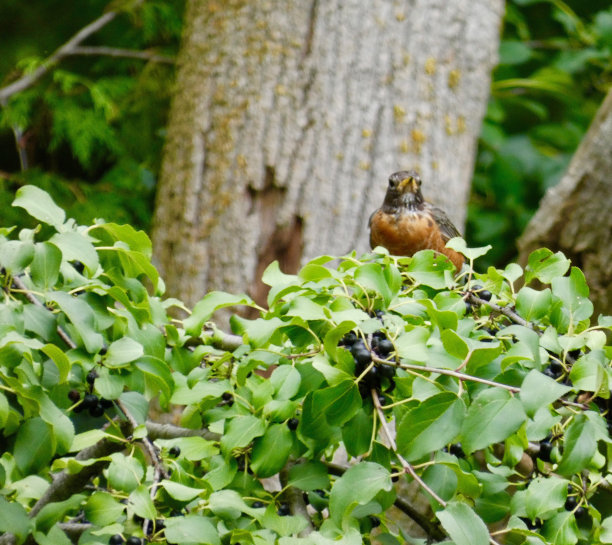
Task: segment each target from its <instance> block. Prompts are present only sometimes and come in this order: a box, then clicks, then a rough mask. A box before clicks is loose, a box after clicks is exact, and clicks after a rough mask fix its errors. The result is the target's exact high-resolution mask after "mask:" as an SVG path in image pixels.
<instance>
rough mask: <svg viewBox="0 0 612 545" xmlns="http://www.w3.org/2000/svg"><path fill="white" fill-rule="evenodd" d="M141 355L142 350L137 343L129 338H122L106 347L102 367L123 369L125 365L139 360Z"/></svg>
mask: <svg viewBox="0 0 612 545" xmlns="http://www.w3.org/2000/svg"><path fill="white" fill-rule="evenodd" d="M143 354H144V349H143V347H142V345H141V344H140V343H139V342H137V341H135V340H134V339H131V338H130V337H122V338H121V339H119V340H118V341H114V342H112V343H111V344H110V346H109V347H108V352H107V353H106V356H105V357H104V365H105V366H106V367H110V368H116V367H125V366H126V364H127V363H129V362H131V361H134V360H136V359H138V358H140V356H142V355H143Z"/></svg>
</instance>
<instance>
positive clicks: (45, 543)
mask: <svg viewBox="0 0 612 545" xmlns="http://www.w3.org/2000/svg"><path fill="white" fill-rule="evenodd" d="M33 535H34V538H35V539H36V543H38V545H72V541H70V539H69V538H68V536H67V535H66V534H65V533H64V532H63V531H62V529H61V528H60V527H59V526H52V527H51V529H50V530H49V533H48V534H47V535H45V534H43V533H42V532H34V534H33Z"/></svg>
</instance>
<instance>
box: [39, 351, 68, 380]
mask: <svg viewBox="0 0 612 545" xmlns="http://www.w3.org/2000/svg"><path fill="white" fill-rule="evenodd" d="M41 351H42V352H44V353H45V354H46V355H47V356H49V357H50V358H51V360H53V363H55V365H56V366H57V370H58V371H59V380H58V383H59V384H62V383H64V382H66V379H67V378H68V373H69V372H70V360H69V359H68V356H66V354H65V353H64V351H63V350H61V349H60V348H58V347H57V346H55V345H54V344H46V345H45V346H43V347H42V348H41Z"/></svg>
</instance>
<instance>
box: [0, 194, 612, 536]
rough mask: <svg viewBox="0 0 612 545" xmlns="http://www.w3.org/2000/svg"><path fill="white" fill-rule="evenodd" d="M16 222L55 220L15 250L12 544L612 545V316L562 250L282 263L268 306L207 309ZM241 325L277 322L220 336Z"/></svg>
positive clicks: (228, 298) (144, 258)
mask: <svg viewBox="0 0 612 545" xmlns="http://www.w3.org/2000/svg"><path fill="white" fill-rule="evenodd" d="M14 206H17V207H21V208H23V209H25V210H26V211H27V212H28V213H29V214H30V215H31V216H33V217H34V218H35V219H36V220H38V222H40V223H39V225H38V227H37V228H36V229H23V230H21V231H19V232H18V233H17V232H15V230H14V229H11V228H3V229H1V230H0V266H1V267H2V269H1V273H0V281H1V282H2V287H3V290H4V299H3V302H2V303H1V304H0V330H1V335H0V427H1V429H2V431H3V435H2V438H1V440H2V445H3V454H2V457H1V458H0V485H1V486H2V495H0V530H1V531H4V532H6V533H5V534H4V535H3V536H1V537H0V543H14V542H16V543H23V542H25V541H31V540H32V539H34V540H35V541H36V542H37V543H39V544H41V545H46V544H51V543H53V544H60V545H61V544H64V543H70V542H71V541H72V542H77V541H78V542H79V543H81V544H83V545H85V544H94V543H100V544H106V543H123V542H127V543H138V542H141V543H142V539H146V540H147V542H151V543H155V542H158V543H164V542H167V543H180V544H182V543H186V544H187V543H210V544H214V545H218V544H221V543H223V544H230V543H232V544H233V543H251V544H260V543H261V544H263V543H276V542H277V543H279V544H281V545H302V544H303V545H308V544H317V545H318V544H328V543H329V544H331V543H343V544H347V545H349V544H353V543H354V544H359V543H369V542H370V539H373V538H372V537H371V536H376V537H375V539H376V541H377V542H379V543H384V544H393V543H404V542H406V541H407V542H409V543H424V540H418V539H416V538H413V537H410V536H409V535H407V531H406V530H405V529H404V528H405V527H406V525H405V524H404V522H403V520H402V519H399V520H398V519H397V516H391V515H390V508H391V507H392V506H393V505H395V506H397V507H399V508H400V510H401V511H403V513H405V515H406V520H408V519H409V518H412V519H413V520H414V521H416V523H417V524H418V525H420V526H421V527H422V529H423V530H424V531H425V532H426V533H427V534H428V536H429V537H430V538H431V539H436V540H440V539H445V538H446V537H448V538H450V539H451V540H452V541H453V542H454V543H456V544H457V545H468V544H470V545H480V544H482V545H485V544H487V543H497V541H496V540H498V539H499V540H505V542H507V543H529V544H538V543H555V544H559V545H561V544H574V543H578V542H581V543H611V542H612V517H611V516H610V515H611V514H610V513H609V510H610V508H609V506H610V501H609V494H610V473H609V470H608V468H609V461H608V458H609V456H608V454H609V452H610V437H609V434H608V426H609V423H608V416H609V414H610V413H609V410H608V400H609V393H610V388H609V383H610V357H611V354H612V347H611V346H609V345H608V343H607V337H606V333H607V331H608V330H609V329H610V326H611V325H612V319H610V318H609V317H599V320H598V323H597V325H593V324H591V322H590V318H591V313H592V309H593V307H592V304H591V302H590V301H589V299H588V288H587V285H586V283H585V279H584V276H583V274H582V273H581V272H580V270H578V269H577V268H571V269H570V263H569V261H568V260H567V259H566V258H565V257H564V256H563V255H561V254H560V253H557V254H553V253H552V252H550V251H548V250H538V251H537V252H534V253H533V254H532V255H531V257H530V259H529V263H528V265H527V267H526V268H525V270H524V271H523V270H522V269H521V267H519V266H518V265H516V264H510V265H508V266H507V267H506V268H505V269H504V270H498V269H494V268H492V267H491V268H489V269H488V271H487V272H486V273H477V272H475V271H474V268H473V265H474V260H476V259H477V258H478V257H480V256H481V255H483V254H484V253H485V252H486V251H487V249H486V248H477V249H474V248H467V247H466V246H465V243H464V242H463V241H462V240H461V239H453V240H452V241H451V242H450V243H449V244H452V245H453V247H454V248H455V249H457V250H458V251H461V252H462V253H463V254H464V255H465V256H466V258H467V261H468V262H469V266H468V267H466V268H464V271H463V272H462V273H461V274H459V275H455V274H454V270H453V267H452V265H451V264H450V263H449V262H448V261H446V260H445V259H444V258H443V257H441V256H435V255H434V254H433V252H431V251H424V252H419V253H418V254H416V255H415V256H414V257H412V258H406V257H403V258H398V257H393V256H390V255H387V254H386V252H384V251H382V250H380V249H377V250H376V251H375V252H374V253H372V254H367V255H364V256H362V257H360V258H357V257H356V256H355V255H348V256H344V257H342V258H339V260H338V262H337V264H335V265H332V261H333V260H334V258H333V257H331V256H322V257H319V258H317V259H314V260H312V261H310V262H309V263H307V264H306V265H305V266H304V267H303V268H302V269H301V270H300V272H299V273H298V274H297V275H289V274H284V273H283V272H281V271H280V270H279V267H278V264H276V263H274V264H272V265H271V266H270V267H269V268H268V269H267V271H266V272H265V274H264V277H263V280H264V282H266V283H267V284H268V285H269V286H270V293H269V296H268V307H269V308H268V309H263V308H259V307H257V305H256V304H255V303H254V302H253V301H252V300H251V299H250V298H249V297H247V296H245V295H231V294H227V293H222V292H212V293H209V294H207V295H206V296H205V297H204V298H203V299H202V300H201V301H200V302H199V303H198V304H196V305H195V307H194V309H193V311H189V310H188V309H186V308H185V307H184V305H182V303H181V302H180V301H178V300H176V299H164V298H163V297H162V295H163V281H162V280H161V279H160V278H159V275H158V273H157V271H156V270H155V268H154V267H153V266H152V265H151V262H150V258H151V243H150V241H149V239H148V238H147V236H146V235H145V234H144V233H142V232H140V231H136V230H134V229H133V228H132V227H130V226H126V225H117V224H113V223H102V222H99V223H95V224H94V225H91V226H87V227H85V226H80V225H77V224H76V223H75V222H74V221H73V220H70V219H68V220H67V219H66V218H65V214H64V212H63V210H62V209H60V208H59V207H57V206H56V205H55V204H54V203H53V201H51V199H50V197H49V196H48V195H47V194H46V193H44V192H42V191H41V190H39V189H37V188H35V187H33V186H25V187H23V188H21V189H20V190H19V192H18V194H17V198H16V199H15V202H14ZM568 272H569V273H568ZM536 284H537V285H538V286H539V287H538V288H536V287H535V285H536ZM520 285H523V287H520V288H519V286H520ZM235 305H246V306H250V307H253V308H256V309H258V311H259V317H258V318H256V319H246V318H243V317H240V316H239V315H238V314H236V315H234V316H233V317H232V319H231V326H232V329H233V333H232V334H229V333H224V332H222V331H220V330H219V329H218V328H217V327H216V326H215V325H214V324H213V323H212V322H210V321H209V320H210V319H211V317H212V315H213V313H214V312H215V311H216V310H218V309H220V308H222V307H227V306H235ZM179 310H182V311H185V312H186V314H187V315H188V316H187V317H186V318H185V319H183V320H179V319H176V318H171V316H170V314H169V313H170V311H172V312H175V311H179ZM154 399H155V400H156V405H157V409H156V411H155V414H156V415H157V417H158V420H160V421H157V422H156V421H154V420H153V419H152V418H151V414H152V413H151V401H152V400H154ZM177 406H178V407H180V409H181V410H180V411H177V409H176V407H177ZM175 415H178V416H175ZM162 416H165V417H167V419H172V418H175V419H177V421H176V422H175V423H163V422H162V421H161V420H162V419H161V417H162ZM391 420H393V421H394V426H392V425H391ZM394 430H395V431H394ZM341 447H343V448H344V449H345V450H346V452H347V453H348V463H346V464H344V465H343V464H339V463H337V462H334V461H333V456H334V454H335V453H336V452H337V451H338V449H340V448H341ZM268 477H275V478H276V477H278V479H279V482H280V486H279V487H278V488H276V489H275V488H274V487H272V486H270V484H269V483H270V480H266V481H263V482H262V479H264V478H268ZM398 479H401V480H408V481H416V482H417V483H418V486H419V487H420V489H421V492H422V494H423V495H424V497H426V498H427V500H428V501H429V503H430V506H431V509H432V512H433V515H431V516H429V515H428V514H426V513H425V514H423V513H419V512H418V511H416V510H415V509H414V508H412V507H411V506H410V504H409V503H408V502H407V501H406V500H405V499H404V498H402V497H401V494H400V495H398V492H397V491H396V487H395V485H394V481H397V480H398ZM264 485H265V486H264ZM400 490H401V488H400ZM492 528H496V530H493V529H492ZM498 536H502V537H498Z"/></svg>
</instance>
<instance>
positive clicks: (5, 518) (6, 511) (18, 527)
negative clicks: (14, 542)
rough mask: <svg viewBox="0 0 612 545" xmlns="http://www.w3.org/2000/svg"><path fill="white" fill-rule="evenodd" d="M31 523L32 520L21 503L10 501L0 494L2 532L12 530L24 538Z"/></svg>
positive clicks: (0, 529)
mask: <svg viewBox="0 0 612 545" xmlns="http://www.w3.org/2000/svg"><path fill="white" fill-rule="evenodd" d="M30 525H31V521H30V519H29V518H28V515H27V513H26V511H25V509H24V508H23V507H22V506H21V505H20V504H19V503H16V502H11V503H9V502H7V501H6V500H5V499H4V497H3V496H0V532H10V533H11V534H15V535H16V536H17V537H18V538H19V539H20V540H23V539H24V538H25V536H26V535H27V534H28V532H29V529H30Z"/></svg>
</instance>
